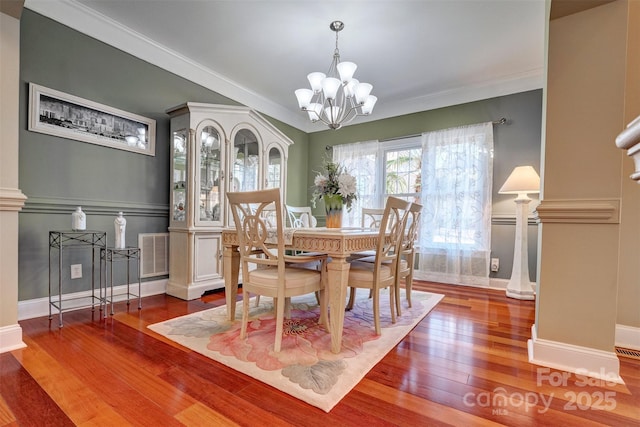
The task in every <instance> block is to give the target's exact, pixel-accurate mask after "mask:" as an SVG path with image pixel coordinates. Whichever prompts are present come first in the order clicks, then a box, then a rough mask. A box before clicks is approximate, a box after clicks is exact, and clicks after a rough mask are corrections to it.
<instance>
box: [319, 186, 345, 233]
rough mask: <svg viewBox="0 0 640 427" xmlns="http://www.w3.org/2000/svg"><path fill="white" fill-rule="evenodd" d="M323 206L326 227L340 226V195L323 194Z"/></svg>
mask: <svg viewBox="0 0 640 427" xmlns="http://www.w3.org/2000/svg"><path fill="white" fill-rule="evenodd" d="M323 199H324V208H325V211H326V213H327V216H326V223H327V228H341V227H342V207H343V204H344V203H343V201H342V196H341V195H339V194H331V195H324V196H323Z"/></svg>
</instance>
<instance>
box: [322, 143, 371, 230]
mask: <svg viewBox="0 0 640 427" xmlns="http://www.w3.org/2000/svg"><path fill="white" fill-rule="evenodd" d="M378 147H379V143H378V141H366V142H357V143H355V144H344V145H336V146H334V147H333V161H334V162H339V163H341V164H343V165H344V166H345V167H346V169H347V171H348V172H349V173H350V174H351V175H353V176H354V177H355V178H356V183H357V185H358V193H357V194H358V199H357V200H355V201H354V202H353V203H352V205H351V210H350V211H347V210H345V211H344V213H343V217H342V226H343V227H359V226H360V218H361V216H362V207H363V206H367V207H376V206H377V204H378V198H379V196H378V195H377V194H376V186H377V179H378V176H379V172H378V169H379V166H378Z"/></svg>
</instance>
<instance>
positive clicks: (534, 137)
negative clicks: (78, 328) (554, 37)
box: [19, 9, 542, 301]
mask: <svg viewBox="0 0 640 427" xmlns="http://www.w3.org/2000/svg"><path fill="white" fill-rule="evenodd" d="M20 36H21V50H20V61H21V69H20V79H21V82H20V83H21V87H20V135H19V138H20V160H19V162H20V165H19V167H20V177H19V178H20V188H21V190H22V191H23V192H24V194H25V195H27V197H29V199H28V200H27V203H26V205H25V208H24V209H23V211H22V212H21V213H20V230H19V239H20V240H19V300H20V301H24V300H29V299H35V298H42V297H46V296H47V295H48V271H49V269H48V250H49V249H48V232H49V230H64V229H69V228H70V224H71V223H70V221H71V212H72V211H73V209H74V208H75V206H82V207H83V210H84V211H85V212H86V213H87V227H88V229H98V230H105V231H107V237H108V239H109V241H110V242H113V241H114V233H113V220H114V218H115V216H116V214H117V212H118V211H124V212H125V214H126V216H127V221H128V223H127V244H129V245H137V235H138V234H139V233H153V232H165V231H166V230H167V226H168V203H169V200H168V199H169V194H168V189H167V188H168V182H169V151H168V150H169V119H168V116H167V115H166V114H165V110H166V109H168V108H170V107H173V106H175V105H178V104H181V103H183V102H186V101H194V102H207V103H215V104H232V105H237V104H238V103H237V102H235V101H233V100H231V99H228V98H226V97H224V96H221V95H220V94H217V93H215V92H213V91H210V90H208V89H205V88H203V87H201V86H199V85H197V84H194V83H192V82H190V81H188V80H186V79H184V78H182V77H180V76H177V75H175V74H172V73H170V72H167V71H165V70H162V69H160V68H158V67H156V66H153V65H151V64H149V63H147V62H145V61H142V60H140V59H138V58H135V57H133V56H131V55H129V54H126V53H124V52H122V51H120V50H118V49H115V48H113V47H111V46H109V45H106V44H104V43H102V42H99V41H97V40H95V39H92V38H90V37H87V36H85V35H83V34H81V33H79V32H77V31H75V30H72V29H70V28H68V27H65V26H63V25H60V24H58V23H56V22H55V21H52V20H50V19H48V18H44V17H42V16H40V15H38V14H36V13H34V12H32V11H30V10H28V9H25V10H24V12H23V15H22V19H21V34H20ZM29 82H33V83H36V84H40V85H42V86H46V87H49V88H52V89H56V90H60V91H62V92H65V93H69V94H72V95H76V96H79V97H82V98H85V99H89V100H92V101H95V102H98V103H101V104H105V105H108V106H111V107H115V108H119V109H122V110H125V111H129V112H132V113H136V114H139V115H142V116H145V117H149V118H152V119H155V120H156V122H157V136H156V155H155V156H145V155H141V154H136V153H131V152H127V151H123V150H117V149H112V148H106V147H101V146H97V145H93V144H88V143H84V142H79V141H73V140H69V139H64V138H57V137H53V136H49V135H43V134H39V133H35V132H30V131H28V130H27V121H28V106H29V103H28V84H29ZM294 101H295V100H292V102H294ZM541 101H542V92H541V91H540V90H538V91H532V92H526V93H522V94H516V95H511V96H504V97H500V98H495V99H489V100H485V101H478V102H474V103H469V104H464V105H459V106H454V107H449V108H442V109H438V110H432V111H426V112H423V113H418V114H411V115H406V116H402V117H396V118H391V119H386V120H379V121H375V122H371V123H364V124H360V125H353V126H349V127H346V128H344V129H341V130H339V131H321V132H316V133H311V134H306V133H304V132H302V131H299V130H297V129H295V128H293V127H291V126H289V125H286V124H284V123H282V122H279V121H277V120H273V119H271V118H269V120H270V121H271V122H272V123H274V125H275V126H276V127H278V128H279V129H280V130H281V131H283V132H284V133H285V134H286V135H287V136H289V137H290V138H291V139H292V140H293V141H294V144H293V145H292V146H291V147H290V149H289V159H288V176H289V180H288V183H287V202H288V203H289V204H291V205H297V206H302V205H309V199H310V191H309V186H310V183H311V182H313V177H314V175H315V174H314V172H313V171H314V170H318V169H319V166H320V165H321V162H322V159H323V158H324V155H325V146H327V145H336V144H344V143H349V142H356V141H363V140H368V139H386V138H392V137H399V136H403V135H409V134H416V133H421V132H424V131H427V130H434V129H442V128H447V127H452V126H459V125H464V124H469V123H478V122H483V121H489V120H494V119H498V118H500V117H506V118H507V119H509V124H508V125H500V126H496V127H495V128H494V130H495V146H496V162H495V167H494V181H495V185H494V212H502V213H504V214H506V215H511V216H513V215H514V205H513V203H512V200H511V198H510V197H507V196H499V195H497V188H499V187H500V186H501V185H502V182H504V180H505V179H506V177H507V176H508V174H509V173H510V172H511V170H512V169H513V167H514V166H516V165H519V164H525V163H526V164H531V165H534V167H536V169H537V170H539V159H540V123H541ZM319 216H322V215H319ZM502 228H504V230H502ZM513 229H514V227H513V225H512V224H510V225H509V224H507V225H496V224H494V236H497V239H496V238H494V244H493V249H494V252H495V253H496V254H497V255H499V256H500V258H501V271H500V272H499V273H498V275H496V277H509V275H510V273H511V265H510V262H511V260H510V257H511V256H512V255H511V254H512V252H513ZM532 240H533V242H534V243H533V244H535V236H534V237H533V238H532V239H530V242H531V241H532ZM85 252H86V251H73V252H71V251H70V252H69V254H68V256H69V258H66V259H65V265H68V264H70V263H83V265H85V266H86V265H91V263H90V257H89V255H88V254H87V253H85ZM529 253H530V254H532V255H531V256H532V257H533V258H532V261H531V262H532V263H533V264H532V265H533V266H532V267H531V268H530V270H531V271H533V272H535V253H536V251H535V248H534V249H533V250H530V251H529ZM66 256H67V255H65V257H66ZM67 270H68V269H65V270H64V271H63V273H64V274H65V275H66V277H68V275H69V272H68V271H67ZM84 275H85V278H83V279H78V280H74V281H73V282H71V284H69V285H67V283H69V282H68V281H67V282H65V286H69V287H68V288H66V289H65V292H74V291H79V290H86V289H89V288H90V286H91V285H90V281H89V280H88V277H87V276H89V275H90V274H89V271H85V272H84ZM123 281H124V280H123V279H122V277H118V276H116V277H115V282H116V283H123Z"/></svg>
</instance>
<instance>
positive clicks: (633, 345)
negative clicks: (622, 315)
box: [616, 324, 640, 350]
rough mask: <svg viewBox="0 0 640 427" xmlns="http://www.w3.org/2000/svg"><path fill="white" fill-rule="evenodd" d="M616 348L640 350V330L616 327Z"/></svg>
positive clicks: (629, 327)
mask: <svg viewBox="0 0 640 427" xmlns="http://www.w3.org/2000/svg"><path fill="white" fill-rule="evenodd" d="M616 347H622V348H628V349H631V350H640V328H639V327H634V326H627V325H620V324H618V325H616Z"/></svg>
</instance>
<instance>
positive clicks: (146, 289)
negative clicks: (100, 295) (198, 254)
mask: <svg viewBox="0 0 640 427" xmlns="http://www.w3.org/2000/svg"><path fill="white" fill-rule="evenodd" d="M129 286H132V287H134V288H135V289H137V287H138V283H137V282H136V283H132V284H131V285H129ZM141 288H142V294H141V295H142V297H148V296H151V295H159V294H164V293H165V292H166V289H167V279H159V280H153V281H148V282H142V283H141ZM125 292H127V285H126V284H125V285H120V286H114V287H113V294H114V295H116V294H120V293H125ZM88 296H91V291H90V290H88V291H81V292H74V293H72V294H64V296H63V300H64V299H66V298H85V297H88ZM143 309H144V306H143ZM53 311H54V314H58V312H57V310H56V309H54V310H53ZM43 316H46V317H48V316H49V297H44V298H36V299H30V300H26V301H18V320H26V319H33V318H35V317H43Z"/></svg>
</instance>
